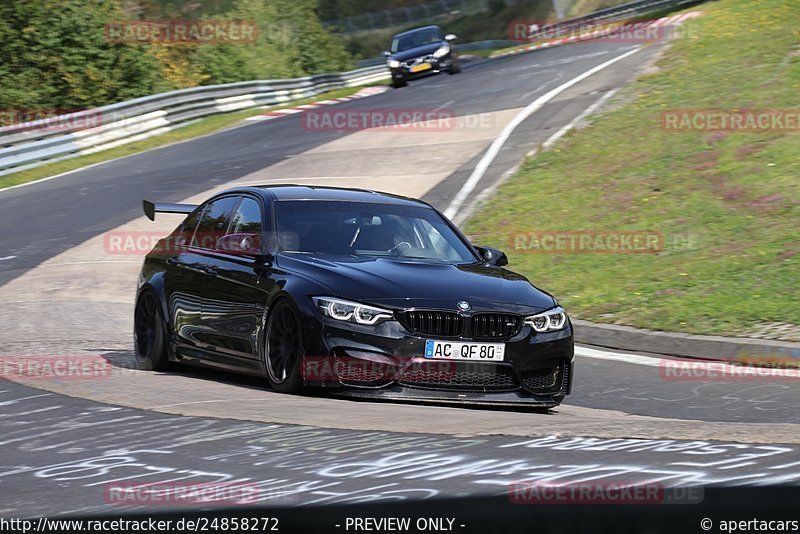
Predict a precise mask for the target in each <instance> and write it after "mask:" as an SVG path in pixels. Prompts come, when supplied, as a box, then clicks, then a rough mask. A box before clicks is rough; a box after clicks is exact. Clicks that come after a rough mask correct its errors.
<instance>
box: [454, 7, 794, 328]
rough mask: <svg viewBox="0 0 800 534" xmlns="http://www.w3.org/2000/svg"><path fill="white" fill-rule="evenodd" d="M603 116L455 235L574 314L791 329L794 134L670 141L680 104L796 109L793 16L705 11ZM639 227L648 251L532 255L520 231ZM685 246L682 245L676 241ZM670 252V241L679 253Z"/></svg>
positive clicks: (641, 322)
mask: <svg viewBox="0 0 800 534" xmlns="http://www.w3.org/2000/svg"><path fill="white" fill-rule="evenodd" d="M694 9H702V10H703V11H704V12H705V15H704V16H703V17H700V18H697V19H693V20H691V21H689V22H688V23H687V27H686V28H685V29H686V30H688V31H686V32H684V36H683V37H681V38H679V39H676V41H675V42H674V45H673V46H672V47H671V48H670V49H669V50H668V51H667V52H666V53H665V55H664V56H663V57H662V58H661V60H660V61H659V62H658V64H657V67H658V69H657V70H656V71H655V72H652V73H649V74H647V75H644V76H642V77H640V78H639V79H638V80H637V81H635V82H634V83H633V84H631V85H629V86H628V87H627V88H626V89H625V90H624V91H623V92H622V93H621V94H620V95H619V96H618V97H617V105H616V106H615V107H612V110H611V111H608V112H606V113H603V114H601V115H599V116H596V117H595V118H594V119H593V120H592V122H593V124H592V125H591V126H589V127H587V128H584V129H581V130H579V131H573V132H571V133H570V134H569V135H568V136H567V137H566V138H565V139H564V140H563V141H562V142H561V143H560V144H559V145H557V146H556V148H555V149H554V150H551V151H548V152H544V153H540V154H539V155H538V156H536V157H535V158H533V159H529V160H528V161H526V162H525V163H524V165H523V166H522V168H521V169H520V171H519V172H518V174H517V175H516V176H514V177H513V178H511V179H510V180H509V181H508V182H506V184H504V185H503V186H502V187H501V188H500V190H499V191H498V193H497V195H496V196H495V198H494V199H493V200H491V201H490V202H489V203H488V204H487V205H486V206H485V207H484V208H483V209H482V210H481V211H480V213H479V214H477V215H476V216H475V217H474V218H473V220H472V221H471V222H470V223H469V224H468V226H467V233H468V234H469V235H470V236H471V237H472V238H473V239H474V241H475V242H476V243H479V244H484V245H489V246H491V245H495V246H498V247H501V248H503V249H505V250H506V251H507V252H508V255H509V258H510V261H511V268H513V269H515V270H517V271H520V272H522V273H523V274H525V275H526V276H528V277H529V278H530V279H531V281H533V282H534V283H535V284H537V285H538V286H540V287H542V288H544V289H546V290H548V291H551V292H552V293H554V294H555V295H556V296H557V297H558V298H559V300H560V301H561V302H562V304H563V305H564V306H565V307H566V308H567V309H568V310H569V311H570V313H571V315H572V316H573V317H576V318H581V319H587V320H592V321H598V322H606V323H615V324H626V325H631V326H638V327H647V328H654V329H660V330H675V331H684V332H691V333H704V334H712V333H713V334H723V335H746V334H747V333H748V332H751V331H752V330H753V328H754V327H755V326H756V325H757V324H759V323H762V322H787V323H792V324H795V325H800V289H799V288H800V268H799V265H800V205H799V204H798V199H800V131H796V132H790V133H785V132H766V133H742V132H716V133H714V132H698V131H692V132H685V131H684V132H674V131H673V132H669V131H665V130H664V129H663V128H662V127H661V113H662V112H663V111H667V110H674V109H683V108H715V109H742V108H749V109H775V108H794V109H795V110H796V109H798V104H800V100H798V96H799V95H800V32H798V30H797V25H796V21H797V20H798V19H800V5H798V4H797V3H796V2H795V1H794V0H719V1H718V2H713V3H706V4H702V5H701V6H697V7H695V8H694ZM570 230H573V231H574V230H594V231H609V232H617V231H628V230H639V231H641V230H649V231H654V232H660V233H662V234H663V236H664V240H665V247H664V249H663V250H662V251H661V252H658V253H651V254H599V253H571V254H569V253H534V252H530V251H526V250H524V249H523V250H515V243H514V242H513V239H512V238H511V237H510V236H512V235H513V234H514V233H515V232H523V233H524V232H531V231H570ZM687 238H689V239H690V241H691V244H690V246H685V242H686V240H687ZM682 243H683V246H682Z"/></svg>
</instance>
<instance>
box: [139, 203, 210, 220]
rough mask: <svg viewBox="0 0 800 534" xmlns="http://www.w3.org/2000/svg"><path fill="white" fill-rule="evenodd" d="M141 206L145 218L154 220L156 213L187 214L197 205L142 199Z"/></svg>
mask: <svg viewBox="0 0 800 534" xmlns="http://www.w3.org/2000/svg"><path fill="white" fill-rule="evenodd" d="M142 208H143V209H144V214H145V215H147V218H148V219H150V220H151V221H155V220H156V213H183V214H185V215H188V214H190V213H192V212H193V211H194V210H195V208H197V205H196V204H169V203H166V202H150V201H149V200H143V201H142Z"/></svg>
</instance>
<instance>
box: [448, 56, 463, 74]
mask: <svg viewBox="0 0 800 534" xmlns="http://www.w3.org/2000/svg"><path fill="white" fill-rule="evenodd" d="M459 72H461V64H460V63H459V62H458V60H455V59H454V60H453V62H452V63H450V68H449V69H447V74H458V73H459Z"/></svg>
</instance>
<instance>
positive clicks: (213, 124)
mask: <svg viewBox="0 0 800 534" xmlns="http://www.w3.org/2000/svg"><path fill="white" fill-rule="evenodd" d="M373 85H375V84H373ZM362 88H363V86H360V87H348V88H346V89H337V90H336V91H330V92H327V93H323V94H320V95H317V96H315V97H313V98H307V99H303V100H295V101H292V102H286V103H285V104H281V105H279V106H272V107H270V108H267V109H263V108H253V109H246V110H243V111H237V112H234V113H222V114H219V115H211V116H209V117H204V118H202V119H200V120H198V121H196V122H192V123H190V124H188V125H186V126H183V127H181V128H178V129H176V130H173V131H171V132H167V133H164V134H161V135H155V136H153V137H148V138H147V139H142V140H141V141H136V142H133V143H128V144H126V145H122V146H118V147H115V148H110V149H108V150H103V151H102V152H97V153H94V154H87V155H85V156H78V157H75V158H70V159H65V160H62V161H57V162H54V163H49V164H47V165H42V166H41V167H36V168H34V169H28V170H25V171H20V172H16V173H12V174H8V175H5V176H0V189H2V188H5V187H10V186H12V185H19V184H24V183H27V182H33V181H35V180H40V179H42V178H47V177H48V176H54V175H56V174H61V173H64V172H68V171H72V170H75V169H80V168H81V167H85V166H87V165H92V164H95V163H101V162H103V161H109V160H112V159H116V158H121V157H124V156H130V155H132V154H138V153H139V152H144V151H146V150H151V149H153V148H158V147H162V146H166V145H169V144H172V143H177V142H179V141H185V140H187V139H193V138H195V137H200V136H203V135H208V134H212V133H214V132H218V131H220V130H223V129H225V128H229V127H231V126H235V125H237V124H238V123H240V122H241V121H242V120H244V119H246V118H247V117H253V116H255V115H260V114H262V113H266V112H268V111H270V110H274V109H281V108H286V107H293V106H299V105H301V104H305V103H308V102H315V101H317V100H326V99H333V98H339V97H342V96H347V95H351V94H353V93H355V92H357V91H358V90H359V89H362Z"/></svg>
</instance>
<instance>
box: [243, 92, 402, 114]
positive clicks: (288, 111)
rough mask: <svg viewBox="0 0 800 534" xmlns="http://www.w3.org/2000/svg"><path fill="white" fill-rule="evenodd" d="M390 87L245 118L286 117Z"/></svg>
mask: <svg viewBox="0 0 800 534" xmlns="http://www.w3.org/2000/svg"><path fill="white" fill-rule="evenodd" d="M388 90H389V88H388V87H386V86H383V85H376V86H372V87H364V88H363V89H359V91H358V92H357V93H354V94H352V95H350V96H343V97H340V98H334V99H331V100H320V101H318V102H312V103H310V104H302V105H300V106H295V107H293V108H283V109H276V110H273V111H269V112H267V113H263V114H261V115H256V116H254V117H248V118H246V119H245V120H248V121H265V120H269V119H276V118H278V117H285V116H286V115H293V114H295V113H303V112H304V111H308V110H309V109H317V108H321V107H323V106H331V105H333V104H338V103H340V102H349V101H350V100H358V99H359V98H365V97H368V96H372V95H377V94H380V93H384V92H386V91H388Z"/></svg>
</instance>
